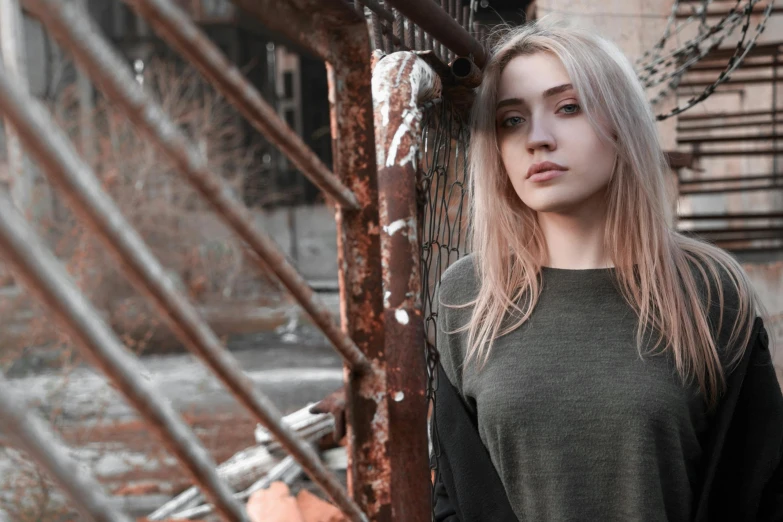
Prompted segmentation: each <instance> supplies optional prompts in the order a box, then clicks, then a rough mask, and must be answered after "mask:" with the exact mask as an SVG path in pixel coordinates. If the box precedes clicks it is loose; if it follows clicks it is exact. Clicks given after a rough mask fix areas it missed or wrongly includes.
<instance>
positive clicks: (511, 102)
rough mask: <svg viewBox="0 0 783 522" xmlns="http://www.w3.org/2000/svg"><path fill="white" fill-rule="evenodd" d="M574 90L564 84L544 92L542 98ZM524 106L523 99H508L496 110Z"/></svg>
mask: <svg viewBox="0 0 783 522" xmlns="http://www.w3.org/2000/svg"><path fill="white" fill-rule="evenodd" d="M573 88H574V86H573V84H570V83H564V84H562V85H557V86H555V87H550V88H549V89H547V90H545V91H544V94H543V96H542V97H543V98H550V97H552V96H555V95H558V94H560V93H561V92H565V91H568V90H570V89H573ZM524 104H525V100H523V99H522V98H506V99H505V100H501V101H499V102H498V104H497V105H496V106H495V110H498V109H501V108H503V107H506V106H508V105H524Z"/></svg>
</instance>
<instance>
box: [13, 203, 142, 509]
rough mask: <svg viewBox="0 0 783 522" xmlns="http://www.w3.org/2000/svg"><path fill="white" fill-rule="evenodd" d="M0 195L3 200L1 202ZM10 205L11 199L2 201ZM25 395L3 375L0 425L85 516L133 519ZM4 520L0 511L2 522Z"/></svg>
mask: <svg viewBox="0 0 783 522" xmlns="http://www.w3.org/2000/svg"><path fill="white" fill-rule="evenodd" d="M2 199H3V198H2V197H0V201H2ZM0 204H2V205H4V206H6V207H7V206H8V201H7V198H6V201H5V202H4V203H0ZM24 404H25V400H24V397H23V396H22V395H21V394H19V393H16V392H15V391H14V390H13V389H11V387H10V386H9V385H8V383H7V381H6V379H5V377H3V376H2V374H0V424H2V426H3V430H4V431H6V432H7V433H8V434H9V435H11V436H12V437H13V438H14V441H15V442H16V443H17V444H18V445H19V446H21V447H22V448H23V449H24V450H25V451H26V452H27V453H28V454H30V456H31V457H33V458H34V459H35V460H36V462H38V463H39V464H41V465H42V466H44V467H45V468H46V470H47V472H48V473H49V475H50V476H51V477H52V478H54V479H55V481H56V482H57V483H58V484H59V486H60V487H61V488H62V489H63V490H64V491H65V492H66V493H67V494H68V495H69V496H70V497H71V500H73V502H74V504H75V506H76V507H77V509H78V510H79V512H80V513H81V514H82V516H83V517H85V518H86V519H89V520H94V521H95V522H133V521H132V520H131V518H130V517H128V516H126V515H124V514H122V513H120V512H118V511H117V510H115V509H114V508H112V506H111V504H110V503H109V500H108V499H107V498H106V496H105V495H103V494H102V493H101V491H102V490H103V488H102V487H101V485H100V484H98V482H97V481H95V479H94V478H93V477H92V476H90V475H89V474H88V473H87V472H86V471H85V470H84V469H83V468H82V467H81V466H79V465H78V464H77V463H76V462H75V461H74V460H73V459H71V458H70V457H69V456H68V450H67V448H66V447H65V446H64V445H63V443H62V442H61V441H60V440H59V439H58V438H57V436H56V435H55V434H54V433H53V432H52V430H51V429H49V427H48V426H47V425H46V424H45V423H44V422H43V421H41V419H39V418H38V417H37V416H35V414H31V413H28V412H27V411H25V406H24ZM3 520H5V518H4V517H3V512H2V511H0V521H3Z"/></svg>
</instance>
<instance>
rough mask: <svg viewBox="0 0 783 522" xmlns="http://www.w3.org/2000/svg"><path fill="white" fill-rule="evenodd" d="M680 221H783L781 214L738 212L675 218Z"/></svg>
mask: <svg viewBox="0 0 783 522" xmlns="http://www.w3.org/2000/svg"><path fill="white" fill-rule="evenodd" d="M677 219H679V220H680V221H708V220H711V219H717V220H724V219H725V220H732V219H783V212H756V213H753V212H739V213H734V214H688V215H682V216H677Z"/></svg>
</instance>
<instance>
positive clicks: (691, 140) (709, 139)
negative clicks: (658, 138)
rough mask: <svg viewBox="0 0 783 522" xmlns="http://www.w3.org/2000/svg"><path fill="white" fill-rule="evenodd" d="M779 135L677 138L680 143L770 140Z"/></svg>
mask: <svg viewBox="0 0 783 522" xmlns="http://www.w3.org/2000/svg"><path fill="white" fill-rule="evenodd" d="M776 137H777V136H776V135H775V134H750V135H747V136H742V135H738V134H734V135H730V136H688V137H687V138H677V143H679V144H683V145H684V144H689V143H730V142H737V141H770V140H774V139H775V138H776Z"/></svg>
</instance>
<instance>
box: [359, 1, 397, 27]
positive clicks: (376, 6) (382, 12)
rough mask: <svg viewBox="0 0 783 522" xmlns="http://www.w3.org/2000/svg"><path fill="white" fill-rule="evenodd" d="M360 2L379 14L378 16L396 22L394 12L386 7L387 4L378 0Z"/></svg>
mask: <svg viewBox="0 0 783 522" xmlns="http://www.w3.org/2000/svg"><path fill="white" fill-rule="evenodd" d="M359 2H361V3H362V4H363V5H365V6H366V7H367V9H369V10H370V11H372V12H373V13H375V14H376V15H378V17H379V18H381V19H382V20H386V21H387V22H389V23H393V22H394V13H392V12H391V11H390V10H388V9H386V7H385V6H383V5H381V4H380V3H379V2H378V0H359Z"/></svg>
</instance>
